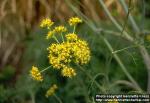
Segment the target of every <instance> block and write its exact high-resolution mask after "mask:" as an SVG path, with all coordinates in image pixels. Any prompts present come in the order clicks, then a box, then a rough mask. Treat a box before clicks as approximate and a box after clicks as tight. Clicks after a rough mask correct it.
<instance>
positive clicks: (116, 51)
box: [112, 45, 139, 54]
mask: <svg viewBox="0 0 150 103" xmlns="http://www.w3.org/2000/svg"><path fill="white" fill-rule="evenodd" d="M138 46H139V45H133V46H128V47H125V48H123V49H119V50H115V51H113V52H112V53H113V54H115V53H118V52H121V51H123V50H126V49H130V48H135V47H138Z"/></svg>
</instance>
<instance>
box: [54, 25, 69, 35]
mask: <svg viewBox="0 0 150 103" xmlns="http://www.w3.org/2000/svg"><path fill="white" fill-rule="evenodd" d="M54 31H55V32H56V33H61V32H66V31H67V28H66V27H64V26H62V25H60V26H56V27H55V28H54Z"/></svg>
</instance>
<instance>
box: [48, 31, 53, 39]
mask: <svg viewBox="0 0 150 103" xmlns="http://www.w3.org/2000/svg"><path fill="white" fill-rule="evenodd" d="M54 33H55V32H54V31H49V32H48V33H47V36H46V39H50V38H51V37H52V36H53V35H54Z"/></svg>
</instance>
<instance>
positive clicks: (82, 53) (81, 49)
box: [47, 34, 90, 77]
mask: <svg viewBox="0 0 150 103" xmlns="http://www.w3.org/2000/svg"><path fill="white" fill-rule="evenodd" d="M66 39H67V41H66V42H63V43H54V44H52V45H50V46H49V47H48V49H47V50H48V51H49V55H48V58H49V63H50V64H51V65H52V66H53V68H55V69H62V71H61V73H62V75H63V76H66V77H72V76H75V75H76V72H75V70H74V69H73V68H70V67H68V66H67V65H68V64H69V63H70V62H74V63H78V64H86V63H87V62H88V61H89V60H90V50H89V47H88V44H87V42H86V41H84V40H81V39H79V38H78V36H77V35H76V34H67V35H66ZM68 41H69V42H68Z"/></svg>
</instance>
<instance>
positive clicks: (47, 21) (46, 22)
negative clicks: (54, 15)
mask: <svg viewBox="0 0 150 103" xmlns="http://www.w3.org/2000/svg"><path fill="white" fill-rule="evenodd" d="M53 24H54V22H52V21H51V19H48V18H46V19H43V20H42V21H41V24H40V27H41V28H43V27H47V28H49V27H51V26H52V25H53Z"/></svg>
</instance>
